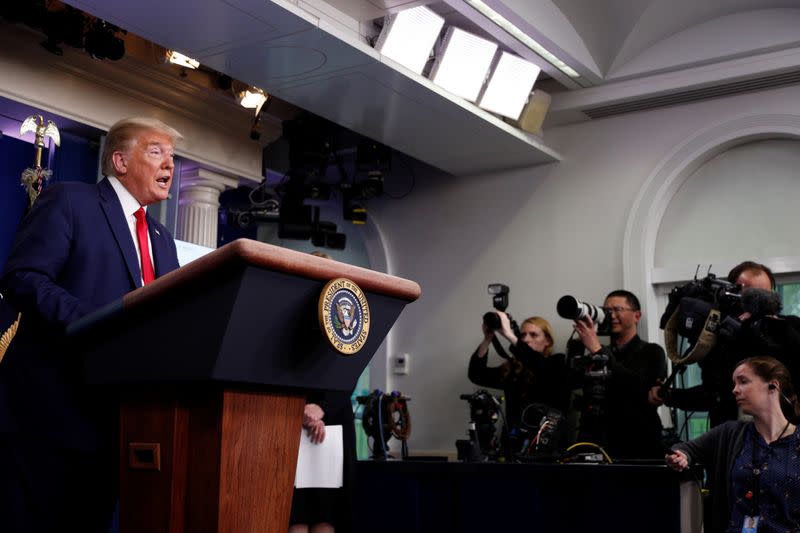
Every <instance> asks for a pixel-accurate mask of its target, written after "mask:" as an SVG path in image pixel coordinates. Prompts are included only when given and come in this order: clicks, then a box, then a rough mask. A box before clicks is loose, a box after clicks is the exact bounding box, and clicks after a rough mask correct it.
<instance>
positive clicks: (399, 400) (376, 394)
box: [356, 389, 411, 461]
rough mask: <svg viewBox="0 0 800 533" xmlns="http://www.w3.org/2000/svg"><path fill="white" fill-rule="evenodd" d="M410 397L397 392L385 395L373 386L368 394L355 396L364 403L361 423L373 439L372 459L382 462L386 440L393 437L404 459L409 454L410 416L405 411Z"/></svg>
mask: <svg viewBox="0 0 800 533" xmlns="http://www.w3.org/2000/svg"><path fill="white" fill-rule="evenodd" d="M410 400H411V399H410V398H409V397H407V396H403V394H401V393H400V392H398V391H392V393H391V394H385V393H384V392H383V391H381V390H380V389H375V390H374V391H372V392H371V393H370V394H369V395H367V396H357V397H356V401H357V402H358V403H359V405H363V406H364V408H363V411H362V412H361V425H362V427H363V428H364V432H365V433H366V434H367V437H370V438H372V455H371V456H370V458H371V459H374V460H377V461H385V460H387V459H389V458H390V457H391V455H390V454H389V446H388V443H389V439H391V438H392V437H394V438H396V439H398V440H399V441H400V442H401V450H402V452H401V453H402V456H403V459H405V458H407V457H408V445H407V443H406V441H407V440H408V437H409V436H410V435H411V416H410V415H409V413H408V402H409V401H410Z"/></svg>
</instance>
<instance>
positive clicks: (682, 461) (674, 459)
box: [664, 450, 689, 472]
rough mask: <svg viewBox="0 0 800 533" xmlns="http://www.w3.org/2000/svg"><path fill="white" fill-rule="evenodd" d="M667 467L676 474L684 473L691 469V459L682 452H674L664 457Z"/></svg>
mask: <svg viewBox="0 0 800 533" xmlns="http://www.w3.org/2000/svg"><path fill="white" fill-rule="evenodd" d="M664 461H666V463H667V466H668V467H670V468H671V469H673V470H675V471H676V472H683V471H684V470H686V469H687V468H689V458H688V457H686V454H685V453H683V452H682V451H680V450H673V451H671V452H670V453H668V454H667V455H665V456H664Z"/></svg>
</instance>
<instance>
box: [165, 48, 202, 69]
mask: <svg viewBox="0 0 800 533" xmlns="http://www.w3.org/2000/svg"><path fill="white" fill-rule="evenodd" d="M167 61H169V62H170V63H172V64H173V65H178V66H180V67H184V68H191V69H196V68H198V67H199V66H200V62H199V61H198V60H196V59H192V58H191V57H189V56H186V55H183V54H181V53H180V52H176V51H174V50H168V51H167Z"/></svg>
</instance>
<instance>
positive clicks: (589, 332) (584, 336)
mask: <svg viewBox="0 0 800 533" xmlns="http://www.w3.org/2000/svg"><path fill="white" fill-rule="evenodd" d="M573 327H574V328H575V333H577V334H578V337H580V339H581V342H582V343H583V345H584V346H586V349H587V350H589V352H590V353H597V352H599V351H600V350H601V349H602V348H603V345H602V344H600V339H598V338H597V332H596V331H595V329H594V321H593V320H592V318H591V317H589V316H585V317H583V318H581V319H580V320H576V321H575V325H574V326H573Z"/></svg>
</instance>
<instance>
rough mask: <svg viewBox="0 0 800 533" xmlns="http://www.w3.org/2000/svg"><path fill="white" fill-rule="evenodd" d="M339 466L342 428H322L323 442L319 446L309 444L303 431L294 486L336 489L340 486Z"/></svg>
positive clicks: (342, 455) (342, 450)
mask: <svg viewBox="0 0 800 533" xmlns="http://www.w3.org/2000/svg"><path fill="white" fill-rule="evenodd" d="M343 462H344V446H343V444H342V426H325V440H323V441H322V442H321V443H320V444H314V443H313V442H311V439H310V438H309V437H308V433H307V432H306V430H304V429H303V430H301V435H300V452H299V453H298V455H297V471H296V473H295V476H294V486H295V487H297V488H298V489H305V488H312V487H314V488H323V489H336V488H339V487H341V486H342V474H343V470H344V464H343Z"/></svg>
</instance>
